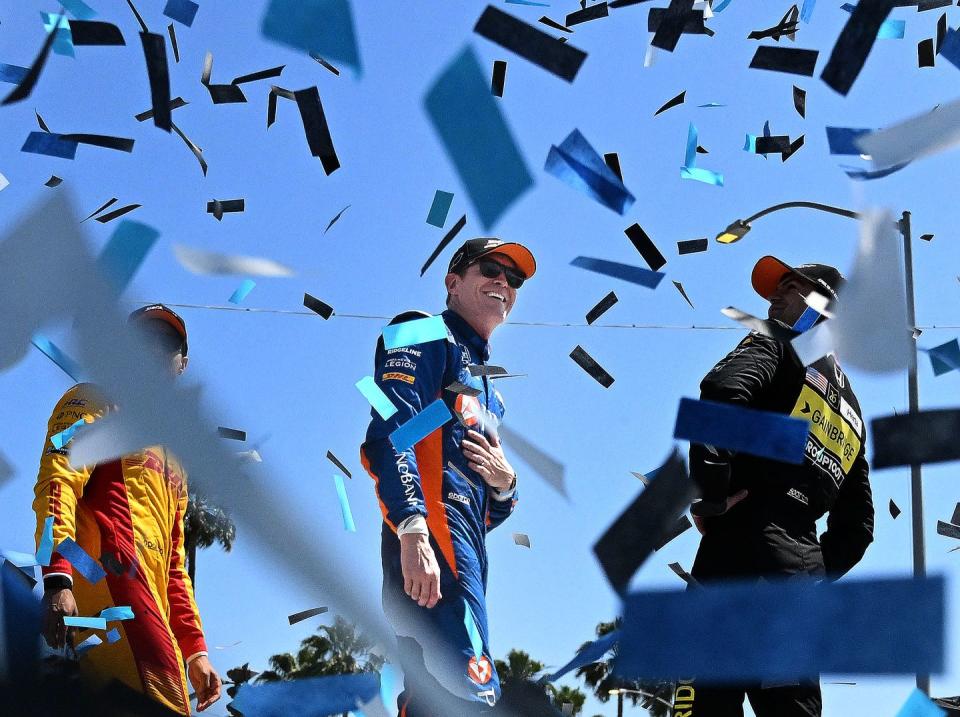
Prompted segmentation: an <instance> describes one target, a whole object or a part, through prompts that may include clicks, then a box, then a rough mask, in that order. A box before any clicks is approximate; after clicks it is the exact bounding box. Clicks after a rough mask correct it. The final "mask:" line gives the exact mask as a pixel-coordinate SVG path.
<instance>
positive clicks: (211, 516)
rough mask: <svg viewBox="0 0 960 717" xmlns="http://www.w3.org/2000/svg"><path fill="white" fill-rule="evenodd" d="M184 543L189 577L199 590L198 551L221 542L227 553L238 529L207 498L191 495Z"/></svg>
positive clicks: (185, 516) (184, 527) (184, 525)
mask: <svg viewBox="0 0 960 717" xmlns="http://www.w3.org/2000/svg"><path fill="white" fill-rule="evenodd" d="M183 538H184V541H183V544H184V548H185V550H186V553H187V574H188V575H189V576H190V582H192V583H193V587H194V589H196V587H197V578H196V570H197V548H209V547H210V546H211V545H213V544H214V543H220V545H221V546H222V547H223V549H224V550H225V551H227V552H228V553H229V552H230V549H231V548H232V547H233V541H234V540H236V538H237V526H235V525H234V524H233V521H232V520H231V519H230V516H228V515H227V514H226V513H225V512H224V510H223V508H219V507H217V506H215V505H211V504H210V503H208V502H207V499H206V498H204V497H202V496H200V495H197V494H196V493H190V495H189V500H188V502H187V512H186V514H185V515H184V516H183Z"/></svg>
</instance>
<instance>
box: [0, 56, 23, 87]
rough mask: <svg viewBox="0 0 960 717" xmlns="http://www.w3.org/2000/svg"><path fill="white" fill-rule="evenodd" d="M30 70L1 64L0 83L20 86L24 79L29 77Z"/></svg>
mask: <svg viewBox="0 0 960 717" xmlns="http://www.w3.org/2000/svg"><path fill="white" fill-rule="evenodd" d="M29 71H30V70H29V68H26V67H20V66H19V65H7V64H5V63H3V62H0V82H9V83H10V84H13V85H19V84H20V83H21V82H23V78H24V77H26V76H27V73H28V72H29Z"/></svg>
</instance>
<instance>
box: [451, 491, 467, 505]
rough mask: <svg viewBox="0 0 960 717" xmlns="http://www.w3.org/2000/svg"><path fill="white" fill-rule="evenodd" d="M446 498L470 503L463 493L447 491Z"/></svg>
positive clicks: (465, 503)
mask: <svg viewBox="0 0 960 717" xmlns="http://www.w3.org/2000/svg"><path fill="white" fill-rule="evenodd" d="M447 500H455V501H457V502H458V503H463V504H464V505H470V499H469V498H468V497H467V496H465V495H460V494H459V493H454V492H452V491H451V492H450V493H447Z"/></svg>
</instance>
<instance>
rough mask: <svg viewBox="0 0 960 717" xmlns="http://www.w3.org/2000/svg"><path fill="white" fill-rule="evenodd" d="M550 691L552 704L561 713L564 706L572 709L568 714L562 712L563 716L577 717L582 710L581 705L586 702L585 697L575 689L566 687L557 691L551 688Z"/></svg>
mask: <svg viewBox="0 0 960 717" xmlns="http://www.w3.org/2000/svg"><path fill="white" fill-rule="evenodd" d="M551 691H552V692H553V704H554V706H555V707H556V708H557V709H559V710H560V711H561V712H563V706H564V705H565V704H569V705H572V706H573V709H572V710H570V711H569V712H563V714H564V715H568V714H569V715H578V714H580V712H581V710H583V703H584V702H586V700H587V696H586V695H585V694H583V692H581V691H580V690H579V689H577V688H576V687H567V686H566V685H564V686H563V687H560V688H559V689H558V688H556V687H551Z"/></svg>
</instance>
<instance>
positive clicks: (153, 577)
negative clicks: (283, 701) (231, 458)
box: [33, 384, 207, 714]
mask: <svg viewBox="0 0 960 717" xmlns="http://www.w3.org/2000/svg"><path fill="white" fill-rule="evenodd" d="M107 410H109V404H108V403H107V402H106V401H105V400H104V399H103V398H102V397H101V396H100V395H99V394H98V393H97V392H96V390H95V388H94V387H93V386H92V385H91V384H78V385H76V386H74V387H73V388H71V389H70V390H69V391H67V392H66V393H65V394H64V395H63V397H62V398H61V399H60V402H59V403H58V404H57V407H56V408H55V409H54V411H53V414H52V415H51V417H50V421H49V423H48V426H47V437H46V440H45V442H44V450H43V456H42V458H41V460H40V473H39V475H38V477H37V484H36V487H35V490H34V492H35V494H36V497H35V499H34V502H33V509H34V512H35V513H36V515H37V536H36V539H37V542H38V544H39V541H40V537H41V533H42V531H43V527H44V522H45V520H46V518H47V517H49V516H53V518H54V523H53V538H54V540H53V543H54V546H57V545H59V544H60V542H61V541H62V540H63V539H64V538H67V537H70V538H73V539H74V540H75V541H76V542H77V544H78V545H79V546H80V547H81V548H83V549H84V550H85V551H86V552H87V554H88V555H90V557H92V558H93V559H94V560H98V561H99V562H100V563H101V565H102V566H103V568H104V570H105V571H106V577H105V578H104V579H102V580H99V581H98V582H97V583H96V584H94V585H91V584H90V583H89V582H87V580H86V579H85V578H84V577H82V576H81V575H79V574H78V575H76V576H74V571H73V569H72V567H71V565H70V563H69V562H68V561H67V560H66V559H65V558H64V557H63V556H61V555H60V554H59V553H57V552H54V553H53V558H52V560H51V561H50V565H49V566H47V567H44V568H43V575H44V579H45V582H46V581H50V582H54V581H55V579H56V576H62V577H61V578H60V580H63V578H67V579H70V580H72V581H73V593H74V596H75V598H76V601H77V608H78V610H79V613H80V615H84V616H95V615H98V614H99V613H100V611H101V610H103V609H104V608H107V607H111V606H123V605H128V606H130V607H131V608H132V609H133V613H134V617H133V619H131V620H124V621H122V622H111V623H110V624H109V625H108V629H109V628H113V627H116V628H117V629H118V630H119V632H120V639H119V640H117V641H116V642H113V643H108V641H107V640H104V641H103V644H101V645H98V646H96V647H95V648H93V649H92V650H90V651H89V652H87V653H85V654H84V655H83V657H82V659H81V665H82V669H83V672H84V674H86V675H89V676H90V678H91V679H94V680H97V681H103V682H109V681H111V680H120V681H121V682H123V683H125V684H127V685H129V686H131V687H133V688H134V689H136V690H139V691H140V692H142V693H144V694H145V695H147V696H148V697H150V698H152V699H154V700H156V701H157V702H160V703H161V704H163V705H165V706H166V707H169V708H171V709H173V710H176V711H177V712H180V713H181V714H190V702H189V699H188V694H189V693H188V690H187V680H186V673H185V669H184V658H186V660H187V661H189V660H190V659H192V658H193V657H195V656H196V655H198V654H206V649H207V648H206V643H205V641H204V637H203V630H202V627H201V624H200V615H199V612H198V611H197V605H196V602H195V601H194V597H193V586H192V584H191V582H190V578H189V577H188V575H187V571H186V568H185V565H184V560H185V556H184V536H183V518H184V513H185V512H186V509H187V482H186V478H187V476H186V473H185V472H184V470H183V468H182V467H181V466H180V464H179V463H178V462H177V460H176V458H174V457H173V455H172V454H170V453H168V452H167V451H166V450H165V449H164V448H161V447H151V448H147V449H145V450H144V451H142V452H140V453H135V454H131V455H127V456H123V457H122V458H121V459H118V460H113V461H110V462H108V463H102V464H98V465H96V466H93V467H76V466H72V465H71V464H70V461H69V459H68V455H67V453H68V451H67V449H68V448H69V445H66V446H64V448H63V449H57V448H56V447H55V446H54V445H53V443H52V442H51V437H52V436H54V435H56V434H57V433H59V432H60V431H62V430H64V429H65V428H68V427H69V426H71V425H72V424H74V423H75V422H76V421H78V420H80V419H82V420H84V421H85V422H87V423H91V422H93V421H94V420H95V419H96V418H98V417H100V416H102V415H103V414H104V413H106V412H107ZM101 637H102V636H101Z"/></svg>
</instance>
